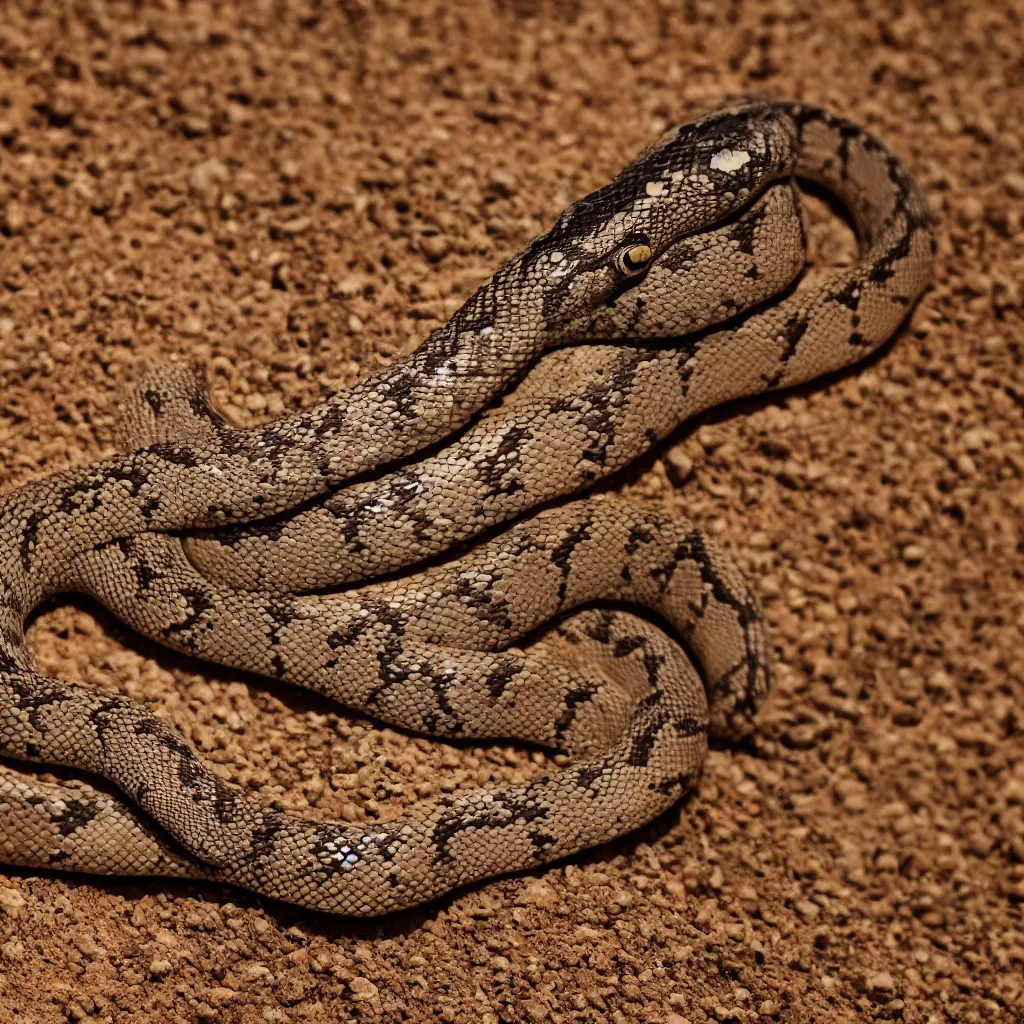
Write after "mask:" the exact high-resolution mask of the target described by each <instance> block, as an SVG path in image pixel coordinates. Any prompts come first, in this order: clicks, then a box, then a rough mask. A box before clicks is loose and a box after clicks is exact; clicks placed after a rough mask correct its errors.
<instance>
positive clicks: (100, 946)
mask: <svg viewBox="0 0 1024 1024" xmlns="http://www.w3.org/2000/svg"><path fill="white" fill-rule="evenodd" d="M1022 25H1024V6H1022V4H1021V3H1020V2H1019V0H1011V2H1006V0H1000V2H995V0H993V2H991V3H989V4H983V3H968V2H966V0H964V2H957V0H949V2H947V3H944V4H934V5H930V4H925V3H923V2H922V3H919V4H916V5H915V4H913V3H896V2H893V3H886V2H884V0H835V2H832V3H828V4H820V5H819V4H811V3H807V2H804V3H801V2H800V0H766V2H736V0H733V2H731V3H730V2H721V0H714V2H712V0H689V2H685V3H684V2H679V3H670V2H660V3H657V2H653V0H630V2H629V3H611V2H607V3H584V2H575V3H574V2H569V0H566V2H562V3H551V4H547V3H542V2H539V0H536V2H530V0H520V2H511V0H506V2H499V3H494V4H487V3H477V2H472V0H462V2H455V3H437V4H435V3H433V2H431V0H423V2H421V3H414V2H406V3H404V4H402V3H394V2H390V3H370V2H367V0H363V2H358V0H351V2H347V3H339V4H333V3H331V4H328V3H316V2H313V0H309V2H298V0H280V2H270V0H261V2H253V3H242V2H238V3H235V4H223V5H216V4H205V3H182V4H178V3H172V2H170V0H167V2H164V3H138V4H134V3H127V2H125V3H117V2H101V0H95V2H84V0H83V2H81V3H74V2H70V0H67V2H54V3H43V2H29V0H21V2H14V3H12V2H7V3H4V4H3V5H2V16H0V229H2V236H0V375H2V380H3V385H2V391H0V458H2V461H3V487H4V489H8V488H10V487H11V486H13V485H15V484H17V483H20V482H22V481H25V480H28V479H30V478H32V477H34V476H38V475H39V474H41V473H43V472H48V471H53V470H58V469H61V468H63V467H65V466H67V465H69V464H71V463H80V462H82V461H84V460H87V459H92V458H95V457H98V456H99V455H101V454H103V453H105V452H107V451H109V450H110V449H111V446H112V423H113V417H114V413H115V408H116V394H117V388H118V387H119V386H121V385H122V384H123V383H124V382H125V381H127V380H130V379H131V378H132V377H133V376H134V375H135V374H137V373H138V372H139V368H140V366H141V365H142V364H143V363H144V362H146V361H153V360H157V359H165V360H166V359H170V358H172V357H174V356H178V357H197V358H200V359H202V360H204V361H206V362H207V363H208V364H209V365H210V366H211V367H212V374H211V379H212V380H213V383H214V386H215V394H216V397H217V399H218V401H219V402H221V404H222V405H223V406H225V407H226V408H228V409H229V410H230V413H231V415H232V416H233V418H234V419H235V420H236V422H239V423H248V422H255V421H257V420H259V419H261V418H266V417H272V416H275V415H279V414H281V413H282V412H283V411H284V410H290V409H294V408H297V407H299V406H300V405H303V404H307V403H310V402H312V401H314V400H316V399H317V398H318V397H319V396H320V395H321V394H323V393H324V391H325V390H326V389H328V388H329V387H330V386H331V385H332V384H335V383H337V382H345V381H350V380H351V379H352V378H353V377H354V375H355V374H356V373H358V372H359V371H360V369H361V368H370V367H373V366H375V365H377V364H378V363H379V362H380V361H382V360H385V359H387V358H389V357H391V356H392V355H393V354H394V353H396V352H399V351H404V350H407V349H408V348H409V347H410V346H412V345H413V344H415V343H416V341H417V340H419V339H421V338H423V337H424V335H425V334H426V333H427V331H428V330H429V329H430V328H431V327H432V326H434V325H435V324H437V323H439V322H440V321H442V320H443V319H445V318H446V317H447V316H448V315H449V314H450V313H451V312H452V310H453V309H454V308H456V306H457V305H458V304H459V303H460V302H461V300H462V299H463V298H464V297H465V296H466V295H467V294H468V293H469V291H470V290H472V288H473V287H474V285H475V284H476V283H478V282H479V281H480V280H481V279H482V278H483V277H485V276H486V275H487V274H488V273H489V272H490V270H491V269H492V268H493V267H495V266H496V265H497V264H498V263H499V261H500V260H501V259H502V258H503V256H505V255H506V254H508V253H510V252H511V251H512V250H513V249H515V248H517V247H518V246H519V245H521V244H523V243H524V242H525V241H527V240H528V239H529V238H530V237H531V236H532V235H534V234H535V233H536V232H537V231H539V230H541V229H542V228H543V227H544V226H546V225H547V224H548V223H549V222H550V221H551V220H552V219H553V218H554V216H555V215H556V214H557V213H558V212H559V211H561V209H562V208H563V207H564V206H565V205H566V204H567V202H568V201H569V200H571V199H572V198H574V197H575V196H578V195H580V194H582V193H583V192H585V191H588V190H589V189H591V188H593V187H596V186H597V185H598V184H600V183H602V182H604V181H605V180H607V179H608V178H609V177H610V175H611V174H613V173H614V172H615V171H616V170H618V168H619V167H620V166H621V165H622V164H623V163H625V162H626V161H627V160H628V159H629V158H631V157H632V155H633V154H634V153H635V152H637V151H638V150H639V149H640V148H641V147H642V146H643V145H645V144H646V143H647V142H648V141H649V140H650V139H651V138H652V137H653V136H654V135H655V134H656V133H658V132H659V131H660V130H661V129H662V128H664V127H666V126H667V125H668V124H670V123H672V122H673V121H677V120H679V119H681V118H682V117H683V116H684V115H685V114H686V113H688V112H689V111H690V110H691V109H692V108H693V107H694V106H698V107H699V106H706V105H708V104H713V103H714V101H715V100H716V99H717V98H718V97H720V96H721V95H723V94H728V93H730V92H737V91H757V92H763V93H767V94H774V95H782V96H796V97H800V98H804V99H807V100H810V101H817V102H823V103H826V104H828V105H830V106H831V107H833V108H834V109H835V110H837V111H840V112H843V113H845V114H847V115H848V116H850V117H852V118H854V119H857V120H859V121H861V122H863V123H866V124H868V125H870V126H872V127H873V128H874V129H875V130H877V131H878V132H880V133H881V134H882V135H883V136H884V137H885V138H886V139H888V140H889V141H890V142H891V143H892V144H894V145H895V146H896V147H897V148H898V149H899V150H900V151H901V153H902V154H903V155H904V156H905V157H906V159H907V160H908V162H909V163H910V165H911V166H912V168H913V169H914V171H915V173H916V174H917V175H918V176H919V178H920V180H921V181H922V183H923V184H924V186H925V187H926V190H927V191H928V193H929V195H930V198H931V200H932V202H933V204H934V208H935V211H936V213H937V215H938V216H939V219H940V241H939V266H938V274H937V281H936V284H935V287H934V288H933V289H932V291H931V292H930V293H929V294H928V295H927V296H926V298H925V299H924V301H923V302H922V303H921V305H920V307H919V308H918V310H917V311H916V312H915V314H914V315H913V318H912V321H911V323H910V324H909V325H908V327H907V328H906V329H905V330H904V331H903V332H902V333H901V335H900V336H899V338H898V339H897V341H896V342H895V344H894V345H892V346H890V347H889V348H888V349H886V350H885V351H884V352H883V353H882V354H881V356H880V357H879V358H877V359H875V360H873V361H872V363H871V364H870V365H868V366H867V367H861V368H859V369H857V370H855V371H853V372H851V373H849V374H847V375H844V376H842V377H841V378H839V379H835V380H832V381H827V382H822V383H819V384H817V385H815V386H811V387H808V388H806V389H805V390H803V391H802V392H801V393H800V394H798V395H792V394H791V395H786V396H775V397H773V398H771V399H770V400H768V401H760V402H752V403H746V404H744V405H741V406H734V407H731V408H729V409H726V410H724V411H720V412H719V413H716V414H715V415H713V416H711V417H708V418H707V419H706V420H705V421H704V422H703V423H702V424H697V425H691V427H690V428H689V429H687V430H684V431H683V432H682V433H681V434H680V436H679V438H678V439H677V440H676V443H675V446H674V447H669V448H666V449H664V450H662V452H660V453H659V457H658V458H652V459H650V460H648V461H647V462H646V463H645V464H644V465H643V466H642V467H641V469H640V471H638V472H636V473H634V474H633V475H632V476H631V477H630V478H629V479H628V481H627V484H626V487H627V489H628V490H629V491H631V492H632V493H633V494H634V495H636V496H637V497H642V498H644V499H645V500H649V501H651V502H658V503H661V504H663V505H671V506H676V507H679V508H681V509H682V508H685V509H686V510H687V512H688V513H689V514H690V515H692V516H693V517H695V518H697V519H698V520H699V521H702V522H703V523H705V524H708V525H709V526H710V528H711V529H712V530H713V531H714V532H715V533H716V534H718V535H719V536H720V537H721V539H722V540H723V542H724V543H725V544H726V545H727V547H728V548H729V549H730V550H732V551H733V552H734V554H735V556H736V557H737V559H738V560H739V562H740V563H741V564H742V565H743V566H744V567H746V568H747V569H748V570H749V572H750V573H751V575H752V576H753V577H755V578H756V580H757V586H758V587H759V590H760V592H761V594H762V595H763V597H764V600H765V604H766V610H767V615H768V618H769V620H770V622H771V625H772V627H773V636H774V640H775V643H776V648H777V654H778V662H779V667H778V672H777V681H776V688H775V691H774V693H773V695H772V697H771V698H770V700H769V701H768V702H767V705H766V707H765V709H764V712H763V715H762V717H761V723H762V730H763V733H764V735H765V737H766V741H767V742H766V749H767V750H768V754H767V755H765V754H760V755H758V754H754V753H752V752H750V751H744V750H730V749H723V750H719V751H715V752H713V753H712V756H711V758H710V762H709V765H708V770H707V773H706V777H705V779H704V782H703V784H702V786H701V788H700V791H699V792H698V793H697V794H696V795H695V796H694V797H692V798H691V799H689V800H687V801H684V802H683V803H682V804H681V805H680V806H679V807H678V808H677V809H675V810H674V811H673V812H671V813H670V814H669V815H667V816H666V817H665V818H664V819H663V820H661V821H659V822H658V823H656V824H655V825H653V826H651V827H650V828H649V829H647V830H645V831H643V832H641V833H639V834H636V835H633V836H631V837H628V838H627V839H625V840H623V841H620V842H617V843H614V844H612V845H610V846H607V847H604V848H601V849H598V850H595V851H593V852H591V853H590V854H588V855H585V856H582V857H577V858H574V859H573V860H572V861H571V862H569V863H567V864H561V865H558V866H555V867H551V868H549V869H546V870H538V871H536V872H533V873H532V874H530V875H528V876H526V877H519V878H505V879H501V880H498V881H495V882H492V883H490V884H486V885H483V886H479V887H476V888H474V889H471V890H469V891H464V892H461V893H458V894H456V895H455V896H454V897H452V898H449V899H447V900H444V901H441V902H440V903H439V904H434V905H432V906H429V907H427V908H423V909H420V910H417V911H414V912H410V913H407V914H402V915H397V916H394V917H391V918H388V919H385V920H381V921H370V922H365V921H363V922H359V921H356V922H351V921H341V920H334V919H330V918H327V917H324V916H317V915H315V914H310V913H304V912H300V911H297V910H295V909H293V908H288V907H284V906H281V905H278V904H274V903H271V902H269V901H264V900H261V899H258V898H255V897H251V896H249V895H247V894H244V893H241V892H238V891H233V890H226V889H222V888H218V887H214V886H201V885H188V884H179V883H169V882H163V881H159V880H148V881H144V882H126V881H123V880H117V879H89V878H85V877H62V876H58V875H40V874H39V873H37V872H31V871H21V870H16V869H9V870H6V871H5V873H3V874H0V1021H3V1022H4V1024H7V1022H12V1021H17V1022H26V1024H28V1022H32V1024H49V1022H51V1021H62V1020H64V1019H69V1020H89V1021H92V1020H96V1021H121V1020H132V1021H136V1020H137V1021H161V1022H164V1021H169V1022H179V1021H193V1020H200V1021H227V1022H236V1021H237V1022H243V1024H249V1022H275V1021H281V1022H286V1021H311V1022H321V1021H324V1022H326V1021H332V1022H333V1021H347V1020H354V1021H367V1022H376V1021H399V1020H412V1021H427V1020H435V1019H438V1020H443V1021H481V1022H487V1024H497V1022H499V1021H503V1022H504V1021H519V1020H524V1021H538V1022H539V1021H552V1022H570V1021H613V1022H616V1024H627V1022H641V1021H644V1022H648V1021H649V1022H665V1024H683V1022H685V1021H689V1022H697V1021H705V1020H709V1019H710V1020H717V1021H738V1022H744V1021H755V1020H756V1021H768V1020H784V1021H855V1020H866V1019H884V1020H905V1021H930V1022H946V1021H1000V1020H1019V1019H1020V1017H1019V1015H1020V1014H1021V1012H1022V1011H1024V922H1022V905H1024V749H1022V744H1024V740H1022V734H1024V716H1022V712H1021V709H1020V708H1021V699H1022V697H1024V682H1022V677H1024V650H1022V642H1021V639H1022V627H1024V589H1022V581H1021V576H1022V557H1021V554H1022V541H1021V537H1022V526H1021V522H1022V519H1021V516H1022V512H1024V482H1022V476H1024V417H1022V415H1021V410H1022V406H1024V368H1022V348H1021V345H1022V339H1024V324H1022V322H1021V320H1022V300H1021V280H1022V276H1024V274H1022V272H1024V249H1022V243H1021V237H1022V236H1021V225H1022V216H1024V175H1022V162H1024V154H1022V141H1021V125H1022V124H1024V70H1022V63H1021V54H1022V53H1024V28H1022ZM814 210H815V230H814V232H813V236H812V240H813V241H815V242H816V252H817V258H818V259H819V261H824V262H829V261H832V260H834V259H838V258H849V257H850V254H851V252H852V249H851V242H850V237H849V232H848V230H847V229H845V228H843V227H841V226H840V223H839V221H838V220H836V219H835V218H830V217H829V215H828V214H827V213H826V209H825V207H824V205H822V204H818V205H817V206H815V207H814ZM666 462H669V463H671V462H674V463H675V470H674V473H673V474H671V475H670V474H668V473H666V468H665V467H666ZM688 463H689V464H691V465H692V469H691V471H690V473H689V476H688V478H687V479H685V481H684V482H683V483H682V484H681V485H676V484H673V483H672V482H671V480H672V478H673V477H674V478H675V479H677V480H678V479H681V478H682V477H684V476H686V471H687V468H688ZM31 640H32V642H33V644H34V646H35V647H36V649H37V650H38V652H39V654H40V658H41V659H42V661H43V663H44V665H45V667H46V668H47V669H48V670H49V671H51V672H55V673H58V674H60V675H62V676H64V677H66V678H69V679H75V680H82V681H85V682H86V683H88V684H89V685H94V686H97V687H102V688H108V689H114V690H119V691H121V692H124V693H127V694H130V695H131V696H133V697H135V698H137V699H140V700H144V701H146V702H147V703H148V704H149V705H150V706H151V707H153V708H156V709H159V710H160V711H161V712H162V713H163V714H165V715H167V716H168V717H169V718H171V719H172V720H174V721H175V722H176V723H178V724H179V725H180V726H181V728H182V729H183V730H184V732H185V733H186V734H187V735H188V736H190V737H191V738H192V739H193V741H194V742H196V743H197V744H198V745H199V746H200V747H201V748H202V749H203V750H204V752H205V753H206V756H207V757H209V759H210V760H211V761H212V762H214V763H215V764H217V765H219V766H220V768H219V770H221V771H222V772H223V774H224V775H225V776H226V777H229V778H233V779H236V780H240V781H246V780H249V781H251V780H256V781H257V782H259V783H261V784H262V790H263V793H264V794H265V796H266V798H267V799H268V800H278V801H279V802H280V803H281V805H283V806H286V807H289V808H296V809H303V810H304V811H306V812H307V813H309V814H314V815H322V816H338V815H347V816H349V817H350V818H351V817H359V816H360V815H366V814H370V815H374V814H380V815H381V816H382V817H385V818H386V817H392V816H394V815H396V814H398V813H399V812H400V810H401V808H402V807H403V806H405V805H406V804H408V803H410V802H412V801H414V800H416V799H418V798H420V797H421V796H429V795H430V794H432V793H433V794H436V793H437V792H438V791H439V789H440V788H446V789H452V788H458V787H462V786H474V785H478V784H488V783H493V782H497V781H501V780H503V779H510V778H518V777H522V776H523V775H524V774H526V773H529V772H530V771H536V770H538V769H537V764H538V763H540V762H542V761H543V758H542V757H541V755H539V754H532V753H530V752H528V751H523V750H521V749H519V748H516V747H512V746H502V745H500V744H498V745H494V746H481V747H475V746H472V745H468V746H465V747H450V746H446V745H443V744H439V743H434V742H431V741H428V740H423V739H419V738H411V737H408V736H405V735H403V734H400V733H398V732H394V731H392V730H389V729H381V728H380V727H378V726H376V725H375V724H373V723H370V722H366V721H364V720H362V719H359V718H358V717H356V716H352V715H350V714H347V713H345V712H344V711H341V710H338V709H336V708H334V707H332V706H330V705H328V704H327V703H326V702H323V701H318V700H314V699H312V698H310V697H308V696H306V695H304V694H300V693H297V692H295V691H292V690H289V689H287V688H284V687H274V686H270V685H267V684H264V683H263V682H261V681H259V680H254V679H248V678H242V677H239V676H237V675H233V674H231V673H229V672H226V671H224V670H221V669H218V668H216V667H209V666H204V665H200V664H198V663H195V662H189V661H187V660H185V659H181V658H178V657H176V656H173V655H171V654H169V653H167V652H165V651H162V650H160V649H159V648H157V647H155V646H154V645H150V644H147V643H145V642H142V641H140V640H138V639H137V638H135V637H133V636H132V635H131V634H130V633H128V631H127V630H125V629H123V628H122V627H121V626H120V625H119V624H118V623H117V622H116V621H114V620H113V619H112V618H111V617H110V616H108V615H106V614H105V613H104V612H102V610H100V609H98V608H97V607H96V606H95V605H94V604H92V603H90V602H89V601H87V600H85V599H70V600H64V601H61V602H59V603H54V604H52V605H50V606H48V607H47V608H46V609H45V610H44V611H43V612H42V613H41V614H40V615H39V616H38V617H37V619H36V621H35V623H34V625H33V628H32V630H31Z"/></svg>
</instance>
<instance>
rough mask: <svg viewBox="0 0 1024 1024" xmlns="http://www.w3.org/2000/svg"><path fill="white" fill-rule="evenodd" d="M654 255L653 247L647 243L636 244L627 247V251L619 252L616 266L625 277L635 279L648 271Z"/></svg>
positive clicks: (621, 250)
mask: <svg viewBox="0 0 1024 1024" xmlns="http://www.w3.org/2000/svg"><path fill="white" fill-rule="evenodd" d="M653 255H654V253H653V252H651V247H650V246H649V245H648V244H647V243H646V242H634V243H633V245H627V246H626V248H625V249H620V250H619V254H618V255H617V256H616V257H615V266H616V269H617V270H618V271H619V273H620V274H621V275H622V276H623V277H635V276H636V275H637V274H640V273H643V271H644V270H646V269H647V264H648V263H650V262H651V257H652V256H653Z"/></svg>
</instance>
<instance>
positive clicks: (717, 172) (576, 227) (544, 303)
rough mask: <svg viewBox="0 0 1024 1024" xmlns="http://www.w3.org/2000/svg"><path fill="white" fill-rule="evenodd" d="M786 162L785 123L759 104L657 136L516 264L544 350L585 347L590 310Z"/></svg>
mask: <svg viewBox="0 0 1024 1024" xmlns="http://www.w3.org/2000/svg"><path fill="white" fill-rule="evenodd" d="M795 159H796V136H795V127H794V125H793V123H792V121H791V119H790V118H788V117H787V116H786V115H784V114H782V113H780V112H779V110H778V108H775V107H773V106H772V105H770V104H767V103H764V102H747V103H743V104H741V105H739V106H736V107H732V108H728V109H726V110H722V111H718V112H716V113H714V114H710V115H708V116H706V117H703V118H701V119H699V120H697V121H694V122H692V123H690V124H684V125H682V126H680V127H677V128H673V129H671V130H670V131H668V132H666V133H665V134H664V135H663V136H662V137H661V138H660V139H658V140H657V141H656V142H655V143H654V144H653V145H651V146H649V147H648V148H647V149H646V150H644V151H643V152H642V153H641V154H640V155H639V156H638V157H637V158H636V159H635V160H633V162H632V163H630V164H629V165H628V166H627V167H626V168H625V169H624V170H623V171H622V172H621V173H620V174H619V175H618V177H616V178H615V180H614V181H612V182H610V183H609V184H607V185H605V186H604V187H602V188H599V189H598V190H597V191H596V192H592V193H591V194H590V195H588V196H586V197H585V198H583V199H580V200H578V201H577V202H575V203H573V204H572V205H571V206H569V207H568V209H566V210H565V212H564V213H563V214H562V215H561V217H559V218H558V221H557V222H556V223H555V225H554V226H553V227H552V228H551V230H550V231H548V232H546V233H545V234H543V235H540V236H539V237H538V238H536V239H534V241H533V242H532V243H531V244H530V246H529V247H528V248H527V249H526V250H525V251H524V252H523V253H521V254H520V256H519V257H518V263H519V268H518V272H519V274H520V280H521V281H523V283H525V285H526V287H525V289H524V294H525V295H527V296H531V295H537V296H538V297H539V301H540V305H541V317H542V320H543V323H544V330H545V332H546V343H547V346H548V347H554V346H556V345H560V344H567V343H570V342H573V341H578V340H583V339H585V338H586V336H587V332H586V329H587V325H588V324H589V322H590V319H591V317H592V316H593V314H594V312H595V311H596V310H597V309H598V308H600V307H601V306H603V305H606V304H608V303H609V302H610V301H612V300H613V299H615V298H616V297H617V296H618V295H620V294H621V293H622V291H623V290H624V289H626V288H629V287H630V286H631V285H632V284H635V283H636V282H637V281H639V280H640V279H641V278H642V277H643V275H644V274H645V273H646V271H647V270H648V269H649V268H650V267H651V266H653V265H654V264H655V263H656V262H657V260H658V258H659V257H660V256H661V255H662V254H663V253H664V252H665V251H666V250H667V249H669V248H670V247H671V246H673V245H675V244H676V243H677V242H679V241H680V240H681V239H683V238H685V237H687V236H691V235H694V234H698V233H700V232H703V231H707V230H709V229H710V228H712V227H714V226H715V225H716V224H718V223H720V222H721V221H722V220H724V219H725V218H727V217H730V216H732V215H733V214H734V213H736V212H737V211H738V210H740V209H742V208H743V207H745V206H746V205H748V204H749V203H750V202H752V201H753V200H754V199H755V198H756V197H757V196H758V195H760V194H761V192H763V191H764V189H765V188H766V187H767V186H768V185H769V184H770V183H771V182H773V181H776V180H778V179H779V178H782V177H786V176H788V175H790V174H791V173H792V171H793V166H794V163H795ZM514 262H515V261H514Z"/></svg>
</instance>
